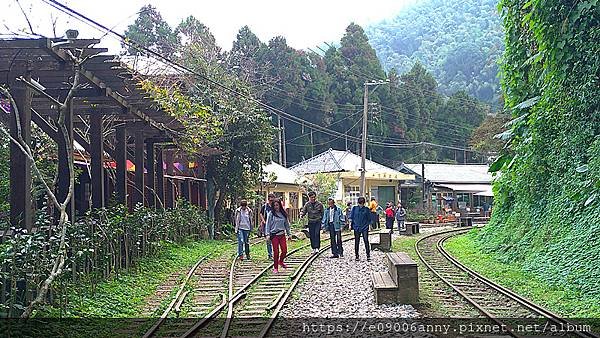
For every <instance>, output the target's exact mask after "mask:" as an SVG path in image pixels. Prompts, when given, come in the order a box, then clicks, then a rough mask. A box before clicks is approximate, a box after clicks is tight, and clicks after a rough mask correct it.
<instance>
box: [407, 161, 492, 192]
mask: <svg viewBox="0 0 600 338" xmlns="http://www.w3.org/2000/svg"><path fill="white" fill-rule="evenodd" d="M401 167H404V168H406V169H408V170H409V171H411V172H412V173H414V174H415V175H418V176H421V164H420V163H410V164H408V163H405V164H403V165H402V166H401ZM488 170H489V166H488V165H487V164H440V163H426V164H425V179H426V180H428V181H430V182H433V183H436V184H441V185H443V186H448V185H450V184H484V185H489V184H491V183H492V174H491V173H490V172H488ZM453 190H455V189H453Z"/></svg>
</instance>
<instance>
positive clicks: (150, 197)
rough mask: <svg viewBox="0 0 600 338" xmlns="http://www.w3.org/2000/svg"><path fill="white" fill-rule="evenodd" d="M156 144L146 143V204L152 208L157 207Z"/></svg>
mask: <svg viewBox="0 0 600 338" xmlns="http://www.w3.org/2000/svg"><path fill="white" fill-rule="evenodd" d="M154 169H155V163H154V142H152V141H149V142H148V141H146V172H147V175H148V179H147V180H146V203H147V205H148V207H150V208H152V207H154V205H155V200H154V188H155V177H154Z"/></svg>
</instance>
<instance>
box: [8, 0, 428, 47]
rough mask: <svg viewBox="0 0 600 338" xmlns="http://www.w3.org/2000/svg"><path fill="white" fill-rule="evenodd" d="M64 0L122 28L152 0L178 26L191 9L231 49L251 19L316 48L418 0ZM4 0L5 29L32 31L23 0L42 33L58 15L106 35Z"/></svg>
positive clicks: (265, 34)
mask: <svg viewBox="0 0 600 338" xmlns="http://www.w3.org/2000/svg"><path fill="white" fill-rule="evenodd" d="M58 1H59V2H62V3H64V4H66V5H68V6H69V7H71V8H73V9H75V10H77V11H80V12H81V13H83V14H85V15H87V16H89V17H91V18H92V19H95V20H97V21H99V22H100V23H102V24H104V25H106V26H108V27H111V28H114V29H115V30H116V31H118V32H121V33H122V32H124V31H125V29H126V28H127V25H129V24H131V23H133V21H134V20H135V18H136V17H137V11H139V9H140V8H141V7H142V6H143V5H145V4H147V3H149V2H151V3H152V5H153V6H154V7H156V8H157V9H158V10H159V11H160V13H161V14H162V16H163V18H164V19H165V20H166V21H167V22H168V23H169V24H170V25H171V26H176V25H177V24H178V23H179V22H180V21H181V20H182V19H183V18H185V17H187V16H189V15H193V16H195V17H196V18H197V19H199V20H200V21H201V22H202V23H204V24H205V25H207V26H208V27H209V28H210V30H211V31H212V33H213V34H214V35H215V37H216V39H217V43H218V44H219V45H220V46H221V47H223V48H224V49H227V50H229V49H231V44H232V42H233V40H234V39H235V35H236V33H237V31H238V30H239V29H240V27H242V26H244V25H248V26H249V27H250V29H251V30H252V31H253V32H254V33H255V34H257V35H258V37H259V38H260V39H261V40H262V41H264V42H267V41H268V40H269V39H271V38H272V37H274V36H277V35H283V36H285V38H286V39H287V41H288V44H289V45H291V46H292V47H295V48H298V49H306V48H314V47H315V46H317V45H322V44H323V42H324V41H327V42H335V41H338V40H339V39H340V37H341V36H342V34H343V32H344V29H345V28H346V26H348V24H349V23H350V22H356V23H358V24H360V25H363V26H365V25H367V24H369V23H373V22H377V21H380V20H383V19H386V18H390V17H393V16H394V15H395V14H396V13H398V12H399V11H400V10H401V9H402V8H403V7H405V6H406V5H407V4H410V3H414V2H415V1H418V0H373V1H364V0H363V1H358V0H345V1H343V0H290V1H286V0H254V1H251V0H197V1H193V0H188V1H181V0H153V1H149V0H100V1H98V0H78V1H75V0H68V1H67V0H58ZM0 3H1V4H0V8H1V13H2V14H0V20H1V21H0V34H6V33H10V32H11V31H13V32H14V31H22V30H25V31H29V29H28V24H27V22H26V20H25V17H24V15H23V14H22V12H21V9H20V8H19V4H20V5H21V7H23V10H24V11H25V12H26V13H28V17H29V18H30V21H31V24H32V26H33V29H34V31H35V32H36V33H39V34H42V35H46V36H54V34H53V29H52V24H51V23H52V22H53V20H56V27H57V28H56V33H57V35H59V36H60V35H62V34H63V33H64V31H65V30H66V29H68V28H75V29H78V30H79V31H80V36H79V37H80V38H88V37H101V36H102V33H100V32H98V31H97V30H94V29H92V28H90V27H88V26H86V25H85V24H83V23H81V22H78V21H77V20H75V19H70V18H69V17H68V16H67V15H65V14H62V13H60V12H58V11H57V10H55V9H53V8H52V7H50V6H49V5H47V4H45V3H44V2H43V1H41V0H0ZM104 45H105V46H107V47H109V48H111V49H113V48H116V46H118V43H117V42H115V41H114V40H113V41H106V42H105V43H104Z"/></svg>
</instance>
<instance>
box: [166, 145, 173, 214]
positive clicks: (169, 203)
mask: <svg viewBox="0 0 600 338" xmlns="http://www.w3.org/2000/svg"><path fill="white" fill-rule="evenodd" d="M165 157H166V159H165V163H166V165H167V170H166V173H167V175H173V151H172V150H167V154H166V156H165ZM165 208H173V180H172V179H167V184H166V186H165Z"/></svg>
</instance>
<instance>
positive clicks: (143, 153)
mask: <svg viewBox="0 0 600 338" xmlns="http://www.w3.org/2000/svg"><path fill="white" fill-rule="evenodd" d="M97 43H99V40H95V39H76V40H58V39H47V38H41V39H10V40H0V85H5V86H8V87H9V88H10V91H11V93H12V95H13V97H14V98H15V101H16V105H17V107H18V108H19V109H18V110H19V113H20V114H19V116H18V118H19V121H20V124H21V126H22V131H21V136H22V138H23V139H24V140H25V142H31V125H32V123H33V124H35V125H37V126H38V127H39V128H40V129H41V130H42V131H43V132H44V133H45V134H47V135H48V136H49V137H50V138H51V139H52V140H54V141H55V142H64V141H62V140H61V139H62V138H59V137H57V129H56V123H54V121H53V119H55V118H56V116H57V114H58V113H57V109H58V106H59V105H60V103H61V102H62V101H63V100H64V99H65V97H66V96H67V93H68V92H69V90H70V89H71V87H72V82H73V78H74V74H75V71H76V67H75V66H74V62H73V59H72V57H71V56H70V55H77V56H78V57H79V58H80V59H81V58H86V60H85V62H84V63H83V64H82V65H81V67H80V68H79V70H78V72H79V74H80V79H81V86H79V89H78V90H77V91H76V92H75V96H74V98H73V100H72V101H71V102H70V104H69V106H68V108H69V109H68V113H67V116H66V125H67V129H68V134H69V135H70V139H71V142H76V143H78V144H79V145H80V146H81V147H82V148H83V149H84V150H85V152H86V154H85V157H86V158H89V168H90V170H89V173H90V175H89V177H90V194H91V206H88V205H82V204H81V202H80V203H78V204H79V206H78V211H82V210H86V209H87V208H89V207H91V208H101V207H104V206H106V204H107V201H108V199H109V197H110V196H111V193H112V192H114V193H115V196H116V201H117V202H119V203H123V204H127V205H129V207H131V206H132V205H136V204H137V203H143V204H144V205H146V206H148V207H163V206H164V207H166V208H170V207H173V206H174V200H175V199H176V198H177V197H183V198H185V199H187V200H188V201H190V202H191V203H193V204H196V205H200V206H206V193H205V191H206V181H204V180H203V174H202V173H201V172H200V171H199V170H198V167H200V166H197V168H196V169H193V168H192V169H190V168H188V166H187V163H188V162H195V163H203V162H204V161H205V157H206V156H211V155H213V154H214V153H215V152H216V151H215V150H214V149H201V150H198V151H197V152H196V153H195V154H193V155H192V156H189V155H185V154H184V152H183V151H179V148H178V146H177V144H178V140H179V139H181V137H183V135H184V133H183V131H184V128H185V127H184V125H183V124H182V123H181V122H180V121H179V120H177V119H176V118H174V117H172V116H169V114H167V113H165V112H164V111H163V110H161V109H160V107H158V105H157V104H156V102H154V100H152V99H151V98H149V96H148V93H146V92H145V91H144V90H142V89H141V88H140V86H139V79H140V76H142V75H141V74H137V73H136V72H135V71H133V70H132V69H131V68H129V67H128V66H126V65H125V64H123V63H122V62H120V61H119V60H118V57H116V56H114V55H107V54H106V53H107V50H106V49H103V48H95V47H93V46H94V45H96V44H97ZM0 115H1V117H0V122H2V123H5V124H6V125H8V127H9V130H10V133H11V134H12V135H15V136H16V135H17V134H16V133H17V128H16V123H15V116H14V112H11V115H12V116H7V114H0ZM107 158H111V159H112V160H113V161H114V163H116V169H115V172H114V176H113V175H111V177H110V178H109V177H108V175H107V161H106V159H107ZM128 160H129V161H130V162H133V163H134V164H135V173H134V175H133V179H132V180H131V179H128V172H127V161H128ZM175 161H179V162H182V163H186V166H185V170H183V172H179V173H177V172H175V169H174V166H173V163H174V162H175ZM68 168H69V163H68V162H67V156H65V154H60V153H59V154H58V181H57V185H56V190H57V197H58V198H59V199H63V198H64V197H65V196H67V195H66V194H67V192H68V189H69V184H70V182H69V179H68V177H69V171H68V170H69V169H68ZM130 181H132V182H130ZM31 185H32V177H31V163H30V161H29V159H28V158H27V157H26V156H25V155H24V154H23V153H22V152H21V151H20V149H19V148H18V147H17V146H15V145H14V144H12V143H11V147H10V219H11V223H12V224H13V225H15V226H17V225H18V226H21V227H24V228H31V226H32V221H33V217H32V212H33V208H32V205H31V202H32V196H31ZM175 192H180V194H179V195H178V196H176V195H175ZM75 195H80V196H79V198H78V200H80V201H83V200H87V199H86V198H84V197H85V196H86V195H87V191H86V189H82V188H81V187H79V189H77V190H76V194H75ZM75 204H76V203H75V202H74V200H72V203H71V216H72V217H71V219H73V216H74V214H75ZM84 204H85V203H84Z"/></svg>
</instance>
